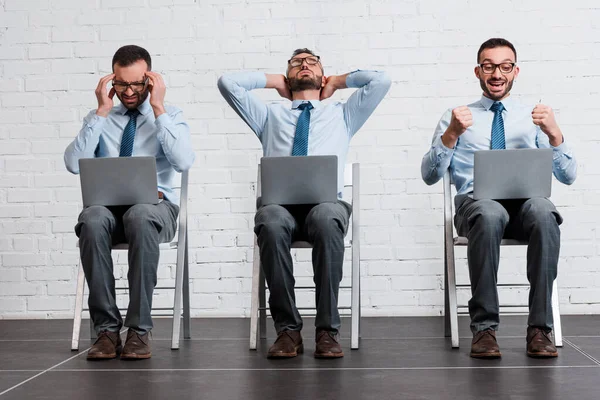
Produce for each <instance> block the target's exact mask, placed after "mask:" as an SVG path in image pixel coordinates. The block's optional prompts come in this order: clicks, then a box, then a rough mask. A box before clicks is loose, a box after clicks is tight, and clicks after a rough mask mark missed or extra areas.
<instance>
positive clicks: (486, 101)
mask: <svg viewBox="0 0 600 400" xmlns="http://www.w3.org/2000/svg"><path fill="white" fill-rule="evenodd" d="M479 102H480V103H481V105H482V106H483V108H485V109H486V110H487V111H490V108H491V107H492V104H494V103H495V102H496V101H495V100H492V99H490V98H489V97H485V96H483V95H482V96H481V100H479ZM500 102H501V103H502V105H503V106H504V110H509V109H510V108H511V106H512V105H513V103H514V100H513V97H512V96H508V97H506V98H504V99H502V100H500Z"/></svg>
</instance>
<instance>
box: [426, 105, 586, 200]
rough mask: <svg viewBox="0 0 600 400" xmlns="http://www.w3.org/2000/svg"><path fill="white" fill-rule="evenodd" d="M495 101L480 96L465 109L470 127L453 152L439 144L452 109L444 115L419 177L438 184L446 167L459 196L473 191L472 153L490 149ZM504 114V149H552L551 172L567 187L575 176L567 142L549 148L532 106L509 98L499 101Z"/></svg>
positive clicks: (431, 183)
mask: <svg viewBox="0 0 600 400" xmlns="http://www.w3.org/2000/svg"><path fill="white" fill-rule="evenodd" d="M493 103H494V100H492V99H489V98H487V97H485V96H482V97H481V99H480V100H479V101H477V102H475V103H472V104H469V105H468V107H469V109H470V110H471V114H472V115H473V125H472V126H470V127H469V128H467V130H466V131H465V132H464V133H463V134H462V135H460V137H459V138H458V142H457V143H456V145H455V147H454V148H453V149H449V148H447V147H446V146H444V144H443V143H442V135H443V134H444V132H445V131H446V129H447V128H448V125H450V120H451V117H452V109H449V110H448V111H446V112H445V113H444V115H443V116H442V118H441V120H440V122H439V123H438V125H437V127H436V129H435V133H434V134H433V141H432V145H431V149H430V150H429V151H428V152H427V154H425V156H424V157H423V161H422V162H421V175H422V177H423V180H424V181H425V183H426V184H428V185H433V184H434V183H436V182H437V181H439V180H440V179H441V178H442V177H443V176H444V173H445V172H446V170H447V169H448V168H450V173H451V175H452V181H453V182H454V185H455V186H456V192H457V194H458V195H462V194H470V193H472V192H473V163H474V161H473V160H474V153H475V152H476V151H479V150H490V148H491V132H492V121H493V119H494V112H493V111H491V110H490V107H491V106H492V104H493ZM502 104H503V105H504V108H505V109H504V111H503V112H502V118H503V119H504V132H505V138H506V148H507V149H525V148H551V149H553V150H554V152H553V173H554V176H555V177H556V179H558V180H559V181H560V182H562V183H564V184H567V185H570V184H571V183H573V181H575V178H576V177H577V163H576V161H575V158H574V157H573V153H572V152H571V150H570V149H569V147H568V146H567V144H566V143H564V142H563V143H562V144H560V145H559V146H557V147H553V146H552V145H550V142H549V139H548V136H546V134H545V133H544V132H542V130H541V129H540V127H539V126H537V125H535V124H534V123H533V120H532V117H531V111H532V110H533V108H534V106H526V105H523V104H519V103H518V102H517V101H516V100H514V99H513V98H512V97H511V96H509V97H507V98H505V99H504V100H502Z"/></svg>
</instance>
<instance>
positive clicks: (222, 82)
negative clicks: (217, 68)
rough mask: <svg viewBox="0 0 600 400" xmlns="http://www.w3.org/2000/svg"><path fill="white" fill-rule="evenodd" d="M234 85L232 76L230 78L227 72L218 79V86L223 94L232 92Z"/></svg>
mask: <svg viewBox="0 0 600 400" xmlns="http://www.w3.org/2000/svg"><path fill="white" fill-rule="evenodd" d="M232 85H233V81H232V80H231V78H229V77H228V76H227V74H225V75H221V76H220V77H219V79H218V80H217V87H218V88H219V91H220V92H221V94H225V93H229V92H231V87H232Z"/></svg>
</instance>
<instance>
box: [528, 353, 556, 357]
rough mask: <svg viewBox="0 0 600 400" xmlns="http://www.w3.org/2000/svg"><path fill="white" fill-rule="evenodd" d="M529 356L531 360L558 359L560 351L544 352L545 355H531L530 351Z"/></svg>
mask: <svg viewBox="0 0 600 400" xmlns="http://www.w3.org/2000/svg"><path fill="white" fill-rule="evenodd" d="M527 355H528V356H529V357H531V358H554V357H558V351H556V352H550V351H548V352H544V353H530V352H529V351H528V352H527Z"/></svg>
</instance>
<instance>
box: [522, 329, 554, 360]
mask: <svg viewBox="0 0 600 400" xmlns="http://www.w3.org/2000/svg"><path fill="white" fill-rule="evenodd" d="M527 355H528V356H529V357H536V358H547V357H558V351H557V350H556V346H555V345H554V341H553V340H552V330H550V329H542V328H537V327H535V326H528V327H527Z"/></svg>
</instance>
